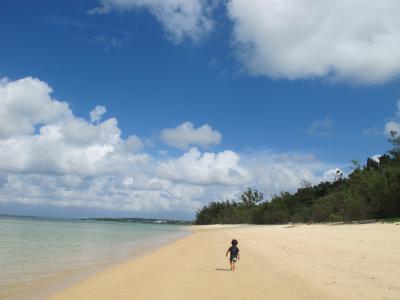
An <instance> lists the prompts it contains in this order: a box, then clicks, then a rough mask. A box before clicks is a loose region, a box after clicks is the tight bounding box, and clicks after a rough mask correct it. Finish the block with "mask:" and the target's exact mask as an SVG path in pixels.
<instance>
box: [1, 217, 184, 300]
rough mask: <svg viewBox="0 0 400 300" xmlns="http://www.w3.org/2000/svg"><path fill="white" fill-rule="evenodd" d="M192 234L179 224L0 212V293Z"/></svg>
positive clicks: (128, 256) (123, 257)
mask: <svg viewBox="0 0 400 300" xmlns="http://www.w3.org/2000/svg"><path fill="white" fill-rule="evenodd" d="M188 233H189V230H188V229H187V227H186V226H181V225H167V224H141V223H120V222H105V221H89V220H87V221H86V220H64V219H47V218H30V217H4V216H0V298H3V297H6V296H8V295H12V294H13V293H14V292H16V291H18V290H20V289H23V288H24V287H26V286H29V285H31V284H32V283H34V282H35V281H38V280H43V279H46V278H48V277H52V276H57V275H59V274H61V273H65V272H68V271H74V270H83V269H88V268H91V267H96V266H100V265H108V264H110V265H111V264H112V263H116V262H119V261H122V260H123V259H126V258H130V257H134V256H135V255H138V254H140V253H143V252H145V251H146V250H148V249H151V248H155V247H157V246H160V245H162V244H164V243H166V242H168V241H172V240H175V239H177V238H180V237H183V236H185V235H187V234H188Z"/></svg>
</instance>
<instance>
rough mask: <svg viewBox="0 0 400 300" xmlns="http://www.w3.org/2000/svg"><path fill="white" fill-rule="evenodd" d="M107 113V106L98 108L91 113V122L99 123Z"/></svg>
mask: <svg viewBox="0 0 400 300" xmlns="http://www.w3.org/2000/svg"><path fill="white" fill-rule="evenodd" d="M106 112H107V109H106V107H105V106H100V105H98V106H96V107H95V108H94V109H93V110H92V111H91V112H90V121H92V123H98V122H99V121H100V120H101V118H102V117H103V115H104V114H105V113H106Z"/></svg>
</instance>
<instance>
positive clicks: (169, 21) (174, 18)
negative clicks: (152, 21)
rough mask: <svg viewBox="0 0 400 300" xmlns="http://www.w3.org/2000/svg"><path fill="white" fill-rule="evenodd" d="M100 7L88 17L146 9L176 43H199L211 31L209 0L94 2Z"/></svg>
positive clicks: (102, 0) (104, 0) (210, 6)
mask: <svg viewBox="0 0 400 300" xmlns="http://www.w3.org/2000/svg"><path fill="white" fill-rule="evenodd" d="M98 1H99V2H100V6H98V7H96V8H94V9H92V10H91V11H90V12H89V13H90V14H107V13H110V12H111V11H113V10H117V11H122V12H127V11H132V10H139V9H147V10H149V11H150V13H151V14H152V15H154V16H155V17H156V18H157V20H158V21H159V22H160V23H161V24H162V25H163V27H164V30H165V31H166V33H167V34H168V36H169V38H170V39H171V40H172V41H174V42H176V43H180V42H182V41H183V40H184V39H186V38H189V39H191V40H193V41H195V42H197V41H200V40H201V39H202V38H203V37H204V36H205V35H207V33H208V32H210V31H211V30H212V28H213V20H212V18H211V16H210V13H211V10H212V7H213V5H212V4H211V2H210V1H209V0H98Z"/></svg>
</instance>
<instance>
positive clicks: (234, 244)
mask: <svg viewBox="0 0 400 300" xmlns="http://www.w3.org/2000/svg"><path fill="white" fill-rule="evenodd" d="M231 244H232V246H236V245H237V244H239V242H238V241H237V240H236V239H233V240H232V242H231Z"/></svg>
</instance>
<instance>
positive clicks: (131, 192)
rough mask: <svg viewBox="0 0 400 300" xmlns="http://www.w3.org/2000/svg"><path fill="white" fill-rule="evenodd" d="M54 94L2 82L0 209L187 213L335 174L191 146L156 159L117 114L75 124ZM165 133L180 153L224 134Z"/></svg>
mask: <svg viewBox="0 0 400 300" xmlns="http://www.w3.org/2000/svg"><path fill="white" fill-rule="evenodd" d="M51 93H52V89H51V88H50V87H49V85H48V84H47V83H45V82H43V81H41V80H39V79H35V78H31V77H27V78H24V79H20V80H15V81H10V80H1V84H0V103H1V106H0V109H1V110H0V115H1V117H2V118H1V119H0V132H1V135H0V204H2V203H13V204H15V203H17V204H29V205H38V204H40V205H50V206H66V207H67V206H68V207H87V208H100V209H108V210H119V211H140V212H148V213H152V212H157V213H160V212H166V211H174V212H176V214H177V215H178V213H179V212H184V213H186V214H187V213H191V214H193V213H194V212H195V211H196V210H197V209H198V208H200V207H201V206H202V205H204V204H206V203H208V202H209V201H212V200H225V199H226V198H229V199H232V198H237V197H238V195H239V194H240V192H241V191H243V189H244V188H245V187H246V186H248V185H255V186H257V188H259V189H260V190H261V191H263V192H264V193H265V195H267V196H268V195H271V194H273V193H278V192H280V191H282V190H289V191H292V190H294V189H295V188H297V187H298V186H299V184H300V183H301V182H302V181H304V180H307V181H310V182H313V183H315V182H318V181H319V180H321V179H322V174H323V172H324V171H325V170H327V169H330V168H332V166H330V165H328V164H324V163H322V162H319V161H318V160H317V158H315V157H314V156H313V155H310V154H296V153H287V154H284V153H272V152H268V153H263V154H259V153H252V154H246V155H245V154H240V153H237V152H234V151H230V150H225V151H220V152H202V151H200V150H199V149H197V148H191V149H189V150H186V149H184V150H183V151H181V153H179V154H176V155H174V156H169V155H168V153H165V154H164V155H161V156H160V155H159V156H155V155H153V154H151V153H148V152H146V148H145V147H144V145H143V142H142V139H141V138H140V137H138V136H136V135H134V134H132V135H130V136H128V137H127V138H123V135H122V132H121V130H120V128H119V127H118V121H117V119H116V118H109V119H105V120H102V119H101V115H102V112H101V111H100V112H97V113H96V114H95V115H96V116H97V117H98V118H97V117H96V118H95V120H94V121H95V122H92V121H93V118H91V120H90V121H89V120H85V119H82V118H78V117H77V116H75V115H74V114H73V112H72V111H71V109H70V108H69V106H68V104H67V103H65V102H60V101H59V100H57V99H54V98H53V97H52V95H51ZM163 133H164V134H165V136H164V138H166V140H165V141H166V142H170V143H171V145H173V146H177V147H181V148H182V149H183V148H185V147H187V146H188V145H199V146H203V147H207V146H209V145H211V144H218V143H220V141H221V138H222V135H221V134H220V133H219V132H217V131H215V130H213V129H212V128H211V127H210V126H208V125H204V126H202V127H199V128H194V127H193V125H192V124H191V123H184V124H182V125H180V126H178V127H177V128H175V129H169V130H167V131H163ZM166 133H167V134H166ZM155 153H157V151H155Z"/></svg>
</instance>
